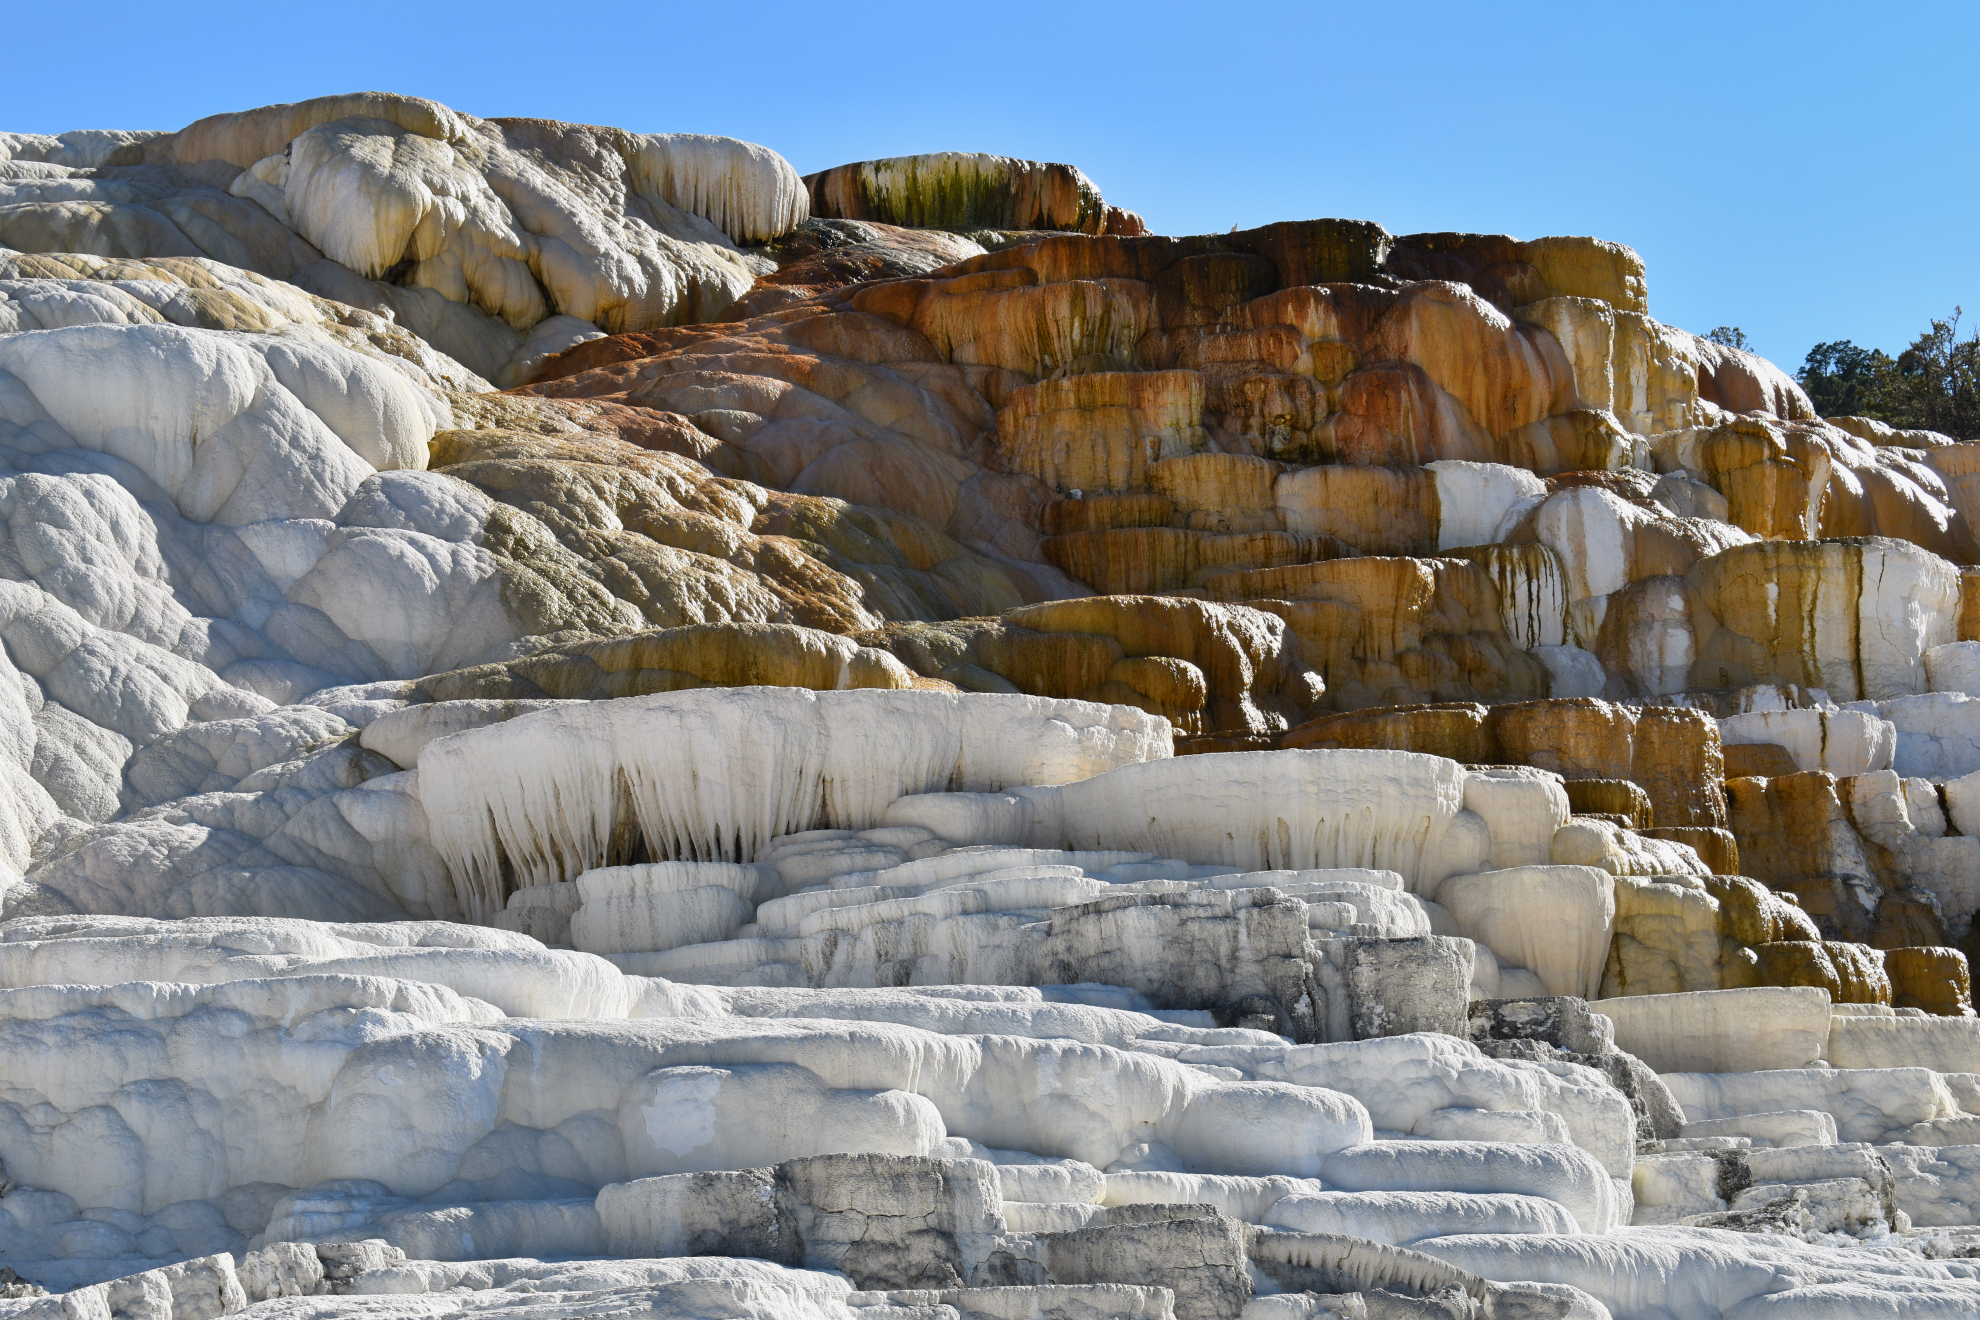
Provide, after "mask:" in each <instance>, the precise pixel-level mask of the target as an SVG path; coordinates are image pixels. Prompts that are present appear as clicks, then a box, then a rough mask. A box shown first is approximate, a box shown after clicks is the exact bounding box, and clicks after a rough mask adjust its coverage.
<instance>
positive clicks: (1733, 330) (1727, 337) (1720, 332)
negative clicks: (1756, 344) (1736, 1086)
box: [1705, 325, 1752, 352]
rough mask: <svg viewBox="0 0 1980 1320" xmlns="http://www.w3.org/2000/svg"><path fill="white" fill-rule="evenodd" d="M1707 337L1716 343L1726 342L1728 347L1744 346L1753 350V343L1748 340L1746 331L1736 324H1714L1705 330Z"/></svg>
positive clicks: (1748, 349)
mask: <svg viewBox="0 0 1980 1320" xmlns="http://www.w3.org/2000/svg"><path fill="white" fill-rule="evenodd" d="M1705 337H1706V338H1707V339H1709V340H1711V341H1712V342H1713V343H1715V344H1724V345H1725V346H1726V347H1727V348H1744V349H1746V350H1747V351H1749V352H1751V351H1752V345H1751V344H1749V343H1747V341H1746V331H1744V330H1742V329H1740V328H1739V327H1738V326H1736V325H1718V326H1713V327H1712V328H1711V329H1710V330H1707V331H1706V332H1705Z"/></svg>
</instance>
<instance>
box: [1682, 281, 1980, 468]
mask: <svg viewBox="0 0 1980 1320" xmlns="http://www.w3.org/2000/svg"><path fill="white" fill-rule="evenodd" d="M1961 315H1962V311H1961V309H1960V308H1957V307H1955V308H1953V314H1952V315H1951V316H1950V317H1948V318H1946V319H1944V320H1940V319H1937V318H1934V319H1933V321H1932V328H1931V329H1929V330H1927V331H1926V332H1925V333H1924V334H1922V335H1920V336H1918V338H1916V339H1914V340H1912V341H1911V346H1910V347H1909V348H1907V349H1905V350H1904V351H1903V352H1901V353H1899V354H1898V355H1897V356H1896V357H1892V356H1891V355H1890V354H1888V353H1886V352H1884V350H1882V349H1881V348H1862V347H1859V346H1858V345H1856V344H1854V343H1851V342H1850V341H1849V340H1847V339H1838V340H1835V341H1833V342H1831V343H1825V344H1817V345H1815V347H1813V348H1811V349H1809V350H1808V358H1807V360H1806V361H1804V362H1803V363H1802V364H1801V370H1800V371H1797V372H1796V373H1795V374H1794V378H1795V379H1796V380H1798V381H1800V382H1801V388H1802V389H1804V390H1806V391H1808V397H1809V399H1810V400H1811V401H1812V402H1813V403H1814V404H1815V411H1816V412H1817V413H1819V414H1820V415H1821V416H1823V417H1874V418H1876V419H1877V420H1878V421H1880V422H1887V423H1889V424H1890V425H1892V426H1895V427H1900V428H1903V429H1912V428H1922V429H1924V430H1927V431H1940V432H1943V433H1944V434H1946V435H1949V436H1951V437H1952V438H1953V439H1955V440H1960V441H1971V440H1980V332H1976V333H1973V334H1969V335H1967V337H1966V338H1964V339H1962V338H1960V334H1959V322H1960V317H1961ZM1724 328H1725V327H1721V329H1724ZM1734 333H1737V330H1736V329H1735V331H1734ZM1713 337H1714V338H1716V337H1717V332H1714V336H1713ZM1721 342H1725V341H1721Z"/></svg>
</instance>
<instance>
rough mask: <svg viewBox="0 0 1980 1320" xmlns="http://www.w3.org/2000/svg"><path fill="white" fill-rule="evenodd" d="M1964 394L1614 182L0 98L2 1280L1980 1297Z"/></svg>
mask: <svg viewBox="0 0 1980 1320" xmlns="http://www.w3.org/2000/svg"><path fill="white" fill-rule="evenodd" d="M1976 452H1980V449H1976V447H1975V446H1973V445H1969V444H1959V443H1955V442H1953V441H1952V440H1951V439H1950V438H1949V437H1946V436H1941V435H1937V434H1934V433H1931V432H1924V431H1898V430H1894V429H1892V428H1891V427H1889V426H1886V425H1884V424H1882V423H1881V422H1877V421H1875V420H1873V419H1868V418H1854V417H1838V418H1822V417H1818V416H1817V415H1816V412H1815V409H1814V408H1813V407H1812V406H1811V404H1810V401H1809V399H1808V397H1807V396H1806V395H1805V394H1803V392H1802V391H1801V390H1800V388H1799V387H1798V386H1797V385H1796V384H1795V382H1794V381H1793V380H1792V379H1790V378H1789V377H1788V376H1787V375H1786V374H1785V373H1784V372H1782V371H1781V370H1779V369H1778V368H1777V367H1775V366H1773V365H1772V364H1770V363H1768V362H1765V361H1764V360H1762V359H1760V358H1758V357H1755V356H1754V355H1752V354H1750V353H1746V352H1744V351H1742V350H1739V349H1734V348H1729V347H1726V346H1724V345H1720V344H1717V343H1714V342H1712V341H1710V340H1706V339H1701V338H1699V337H1697V336H1695V335H1692V334H1689V333H1687V332H1685V331H1683V330H1679V329H1677V328H1675V327H1671V326H1666V325H1663V324H1661V323H1659V322H1657V321H1656V320H1654V319H1652V317H1651V315H1650V299H1649V286H1648V280H1647V276H1646V272H1645V271H1644V268H1643V265H1642V263H1641V261H1640V260H1639V259H1638V258H1637V256H1636V254H1635V253H1634V252H1633V251H1631V250H1630V249H1629V248H1627V247H1625V246H1623V245H1621V244H1617V243H1613V242H1606V241H1603V240H1598V239H1593V238H1581V237H1541V238H1532V239H1527V240H1516V239H1513V238H1510V237H1504V236H1493V235H1475V234H1415V235H1392V234H1389V233H1388V232H1387V231H1386V230H1384V229H1383V228H1382V227H1381V226H1380V225H1377V224H1374V223H1371V222H1367V221H1349V220H1307V221H1291V222H1284V223H1279V224H1272V225H1267V226H1264V227H1261V228H1258V229H1252V230H1241V231H1233V232H1231V233H1228V234H1218V235H1201V236H1193V237H1158V236H1153V235H1150V234H1149V233H1148V232H1147V227H1146V225H1145V224H1144V223H1143V222H1142V220H1141V218H1140V217H1139V216H1137V215H1135V214H1134V213H1133V212H1131V211H1126V210H1124V209H1123V208H1121V207H1120V206H1118V205H1110V204H1109V203H1107V202H1106V201H1104V200H1103V198H1102V195H1101V190H1100V189H1099V187H1098V186H1097V185H1096V184H1095V182H1094V181H1093V180H1092V179H1091V178H1089V177H1088V176H1087V175H1086V174H1084V173H1083V172H1082V171H1080V170H1079V169H1077V168H1076V167H1074V166H1072V165H1069V164H1064V163H1056V162H1044V161H1032V160H1024V159H1019V158H1014V157H1006V156H994V155H988V154H973V153H956V152H938V153H930V154H924V155H919V156H904V157H893V158H887V159H882V160H873V161H863V162H853V163H848V164H843V165H840V166H837V167H834V168H830V169H825V170H821V171H819V172H816V173H813V174H810V175H808V176H800V175H799V174H798V172H797V171H796V170H795V169H794V168H792V167H791V165H790V164H788V163H787V162H786V161H784V160H783V158H782V157H780V156H778V155H777V154H776V153H775V152H774V151H772V150H770V149H769V148H766V147H763V146H759V145H757V144H753V143H746V142H741V141H737V140H734V139H729V138H719V137H708V136H703V135H698V134H683V133H634V132H628V131H623V130H620V129H615V128H605V127H596V126H585V125H575V124H567V123H561V122H557V121H553V120H540V119H500V120H488V119H479V118H476V117H475V116H473V115H469V114H465V113H462V112H460V111H456V110H453V109H450V108H448V107H446V106H442V105H440V104H438V103H436V102H433V101H429V100H424V99H421V98H417V97H411V96H402V95H396V94H389V93H377V92H372V93H359V94H354V95H348V96H330V97H320V98H316V99H313V100H309V101H303V102H298V103H295V104H291V105H278V106H268V107H262V108H259V109H252V110H245V111H241V112H238V113H229V114H221V115H216V116H212V117H210V118H208V119H204V120H201V121H200V122H198V123H195V124H192V125H190V126H187V127H185V128H183V129H180V130H179V131H177V132H163V133H154V132H136V131H130V132H124V131H118V132H94V131H92V132H78V133H68V134H63V135H60V136H59V137H53V136H40V135H31V134H11V133H7V134H0V1264H4V1265H5V1267H6V1268H7V1269H8V1270H11V1271H13V1272H14V1273H13V1274H0V1313H5V1314H8V1315H11V1314H14V1313H16V1312H18V1313H20V1314H22V1315H33V1316H35V1317H42V1316H44V1315H46V1316H49V1317H53V1316H54V1315H56V1313H57V1312H58V1311H59V1313H60V1314H61V1315H62V1316H63V1317H67V1318H68V1320H215V1317H219V1316H223V1315H230V1314H234V1313H237V1312H240V1311H243V1310H251V1311H255V1312H256V1313H257V1314H258V1315H263V1316H269V1317H274V1316H276V1315H278V1314H285V1313H287V1312H289V1311H293V1310H294V1309H295V1308H296V1307H298V1306H302V1307H306V1308H308V1309H310V1311H311V1312H312V1314H319V1313H320V1314H321V1315H323V1316H325V1317H344V1316H347V1315H348V1316H351V1317H357V1316H360V1315H364V1314H369V1313H371V1312H373V1311H376V1310H377V1309H378V1308H379V1307H380V1306H397V1307H402V1308H403V1307H405V1306H408V1305H410V1306H413V1307H414V1309H419V1310H421V1311H422V1314H424V1313H426V1312H429V1311H430V1312H432V1313H434V1314H436V1315H437V1314H442V1313H444V1314H446V1315H450V1316H451V1315H454V1314H456V1313H460V1314H465V1313H466V1312H468V1311H471V1310H472V1311H477V1312H510V1311H513V1312H515V1313H516V1314H518V1315H520V1314H521V1313H522V1312H523V1311H524V1310H526V1309H528V1310H540V1309H541V1308H542V1307H543V1306H545V1305H552V1306H556V1307H559V1308H576V1309H579V1310H585V1311H594V1310H598V1309H600V1308H603V1309H607V1310H616V1309H624V1308H626V1307H634V1308H644V1309H645V1310H648V1311H651V1312H652V1313H654V1314H656V1315H658V1314H665V1315H680V1316H693V1317H708V1318H709V1320H717V1318H722V1320H739V1318H742V1317H750V1318H754V1317H765V1318H766V1320H768V1317H785V1316H791V1315H804V1316H813V1317H820V1318H821V1320H823V1318H826V1317H830V1318H831V1320H860V1318H861V1317H865V1318H866V1320H882V1317H884V1318H885V1320H895V1318H896V1317H899V1318H900V1320H907V1318H908V1317H912V1318H913V1320H954V1318H955V1317H959V1316H961V1317H985V1318H986V1320H987V1318H994V1320H1022V1318H1023V1317H1036V1318H1037V1320H1060V1318H1061V1317H1063V1318H1064V1320H1074V1318H1075V1317H1077V1318H1078V1320H1095V1318H1097V1317H1116V1316H1118V1317H1123V1318H1126V1317H1134V1318H1136V1320H1175V1318H1180V1320H1198V1318H1199V1317H1201V1318H1203V1320H1213V1318H1214V1320H1277V1318H1279V1317H1292V1316H1309V1315H1362V1314H1367V1315H1371V1316H1372V1315H1375V1314H1378V1313H1379V1314H1382V1315H1389V1314H1403V1313H1408V1314H1418V1313H1425V1314H1427V1313H1430V1312H1432V1311H1434V1312H1436V1313H1438V1314H1453V1315H1459V1314H1461V1315H1477V1316H1514V1315H1517V1316H1536V1317H1537V1316H1548V1317H1562V1318H1563V1320H1566V1318H1567V1317H1574V1318H1575V1320H1599V1317H1602V1316H1605V1315H1606V1316H1613V1317H1617V1318H1618V1320H1672V1317H1679V1318H1680V1320H1690V1318H1691V1317H1704V1318H1707V1320H1718V1318H1721V1317H1725V1318H1731V1317H1752V1316H1759V1315H1793V1316H1822V1315H1838V1316H1857V1315H1866V1314H1879V1315H1883V1314H1891V1315H1917V1316H1939V1315H1966V1314H1973V1313H1975V1312H1980V1283H1977V1282H1976V1281H1975V1275H1974V1270H1973V1268H1972V1266H1971V1265H1970V1263H1969V1261H1968V1259H1967V1258H1968V1257H1969V1256H1970V1255H1972V1254H1973V1252H1974V1250H1975V1248H1974V1247H1973V1245H1972V1244H1973V1242H1974V1241H1975V1234H1976V1232H1980V1228H1977V1227H1976V1224H1975V1214H1974V1210H1973V1207H1974V1206H1976V1205H1980V1086H1976V1084H1975V1079H1976V1077H1980V1018H1976V1017H1975V1016H1974V1011H1973V1007H1972V997H1971V991H1972V987H1971V981H1970V973H1969V969H1968V964H1967V958H1966V951H1967V950H1968V949H1980V930H1976V928H1975V927H1974V923H1973V918H1974V915H1975V913H1976V910H1980V611H1976V609H1975V606H1974V601H1975V600H1980V592H1976V590H1975V589H1974V586H1973V584H1974V582H1975V580H1976V579H1975V574H1976V573H1980V545H1976V542H1975V539H1974V527H1973V522H1972V519H1973V518H1975V517H1980V504H1976V503H1975V498H1976V493H1975V488H1974V485H1973V477H1974V472H1975V470H1976V469H1980V462H1977V461H1976V458H1975V454H1976ZM17 1276H18V1277H17ZM37 1287H40V1288H46V1289H48V1290H50V1291H51V1292H53V1293H60V1294H62V1295H61V1296H59V1297H47V1298H41V1297H39V1296H35V1295H31V1294H34V1292H35V1290H36V1288H37ZM405 1294H419V1295H420V1297H419V1299H418V1300H417V1302H413V1301H411V1300H410V1299H406V1298H405V1297H404V1296H403V1295H405ZM545 1294H551V1295H552V1296H549V1297H546V1296H545ZM387 1296H392V1297H398V1298H400V1300H399V1301H394V1302H383V1301H379V1300H376V1299H378V1298H383V1297H387ZM303 1298H307V1299H308V1300H307V1301H301V1300H297V1299H303Z"/></svg>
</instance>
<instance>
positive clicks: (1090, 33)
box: [0, 0, 1980, 370]
mask: <svg viewBox="0 0 1980 1320" xmlns="http://www.w3.org/2000/svg"><path fill="white" fill-rule="evenodd" d="M80 13H81V11H77V10H73V9H71V8H69V7H68V6H67V5H65V4H59V3H45V2H39V0H22V3H20V4H18V5H17V6H15V7H14V8H13V10H12V13H11V14H10V17H9V20H8V32H9V37H8V45H9V47H10V48H11V49H12V51H13V56H14V57H13V58H12V59H10V60H8V62H7V64H8V68H7V75H6V77H5V78H4V79H0V128H4V129H12V130H16V131H33V132H60V131H62V130H64V129H70V128H176V127H179V126H181V125H183V124H185V123H187V122H190V121H191V120H193V119H196V118H198V117H200V116H202V115H207V114H212V113H214V112H216V111H222V110H238V109H245V108H248V107H251V106H256V105H263V104H267V103H269V102H274V101H293V100H300V99H302V98H304V97H309V96H316V95H321V94H325V93H330V92H341V91H355V90H361V89H367V88H383V89H388V90H393V91H402V92H408V93H413V94H417V95H423V96H429V97H433V98H435V99H437V100H440V101H443V102H445V103H447V104H448V105H451V106H453V107H455V108H456V109H459V110H464V111H467V112H469V113H472V114H477V115H482V116H489V117H493V116H498V115H531V116H539V117H543V118H552V119H569V120H580V121H585V122H591V123H601V124H614V125H618V126H621V127H624V128H630V129H636V130H639V131H644V132H658V131H691V132H705V133H724V134H729V135H732V136H735V137H742V138H748V139H750V140H752V141H756V142H761V143H764V144H766V145H768V146H771V147H773V148H775V149H776V150H778V151H780V152H782V153H783V154H784V155H785V156H786V157H788V158H789V159H790V161H791V162H792V163H793V164H794V165H796V166H797V168H798V169H799V171H801V172H807V173H808V172H810V171H812V170H817V169H822V168H824V167H826V166H829V165H837V164H841V163H844V162H846V161H853V160H863V159H868V158H871V157H875V156H889V155H902V154H906V153H910V152H919V151H940V150H970V151H990V152H997V153H1000V154H1004V155H1012V156H1025V157H1031V158H1034V159H1044V160H1059V161H1069V162H1071V163H1073V164H1076V165H1078V166H1080V167H1081V168H1082V169H1084V170H1085V171H1086V172H1087V174H1088V175H1089V176H1091V177H1092V178H1093V180H1094V181H1095V182H1096V183H1097V184H1099V186H1100V188H1101V191H1102V192H1103V193H1104V194H1105V196H1106V198H1107V200H1108V201H1110V202H1114V203H1116V204H1118V205H1123V206H1127V207H1129V208H1131V209H1133V210H1137V211H1139V212H1141V213H1142V215H1144V216H1145V217H1146V218H1147V220H1148V222H1149V224H1150V225H1151V226H1152V227H1153V228H1154V229H1155V230H1156V231H1157V232H1161V233H1172V234H1186V233H1200V232H1204V231H1206V230H1224V229H1228V228H1230V227H1231V226H1233V225H1241V226H1249V225H1255V224H1261V223H1264V222H1267V221H1271V220H1282V219H1294V218H1301V217H1307V216H1353V217H1360V218H1366V219H1372V220H1378V221H1380V222H1381V223H1382V224H1384V225H1386V226H1387V227H1388V228H1389V229H1390V230H1391V231H1392V232H1395V233H1411V232H1416V231H1421V230H1473V231H1483V232H1491V233H1511V234H1514V235H1516V236H1519V237H1522V238H1526V237H1533V236H1535V235H1540V234H1550V233H1566V234H1596V235H1600V236H1602V237H1604V238H1612V239H1617V240H1620V241H1622V242H1625V243H1628V244H1630V245H1631V246H1633V247H1635V248H1636V249H1637V251H1638V252H1640V253H1642V254H1643V257H1644V259H1645V261H1646V262H1647V263H1648V266H1649V274H1650V310H1651V313H1652V314H1653V315H1654V316H1656V317H1658V318H1659V319H1660V320H1664V321H1668V322H1670V323H1672V324H1676V325H1680V326H1683V327H1685V328H1687V329H1691V330H1697V331H1700V332H1703V331H1705V330H1708V329H1710V328H1711V327H1713V326H1716V325H1721V324H1729V325H1738V326H1741V327H1743V328H1744V329H1745V330H1746V332H1747V334H1748V335H1749V336H1750V337H1751V338H1752V339H1753V341H1754V344H1755V347H1757V348H1758V349H1759V350H1760V351H1761V352H1762V353H1764V354H1766V355H1767V356H1768V357H1771V358H1773V359H1774V360H1775V361H1777V362H1779V363H1781V364H1782V365H1783V366H1786V367H1788V368H1789V369H1790V370H1792V369H1793V368H1795V367H1796V366H1798V365H1799V364H1800V362H1801V359H1802V356H1803V354H1804V353H1806V351H1807V349H1808V348H1809V346H1810V345H1811V344H1813V343H1815V342H1816V341H1818V340H1826V339H1853V340H1855V341H1856V342H1858V343H1860V344H1864V345H1870V346H1876V347H1882V348H1885V349H1888V350H1892V351H1895V350H1897V349H1899V348H1901V347H1903V346H1904V345H1905V344H1906V343H1908V342H1909V341H1910V340H1911V338H1912V337H1913V336H1914V335H1916V334H1917V333H1918V332H1919V331H1920V330H1922V329H1923V328H1924V327H1925V324H1926V322H1927V320H1928V318H1930V317H1931V316H1933V315H1935V314H1936V315H1945V314H1947V313H1949V312H1950V311H1951V310H1952V308H1953V306H1954V304H1964V305H1965V306H1966V307H1968V308H1969V309H1970V314H1969V316H1968V323H1969V324H1972V323H1976V322H1980V242H1976V239H1980V234H1977V233H1976V216H1980V208H1977V207H1976V203H1980V170H1976V165H1980V147H1976V140H1980V134H1976V131H1975V113H1974V111H1975V104H1974V102H1975V97H1974V88H1975V86H1976V74H1980V5H1976V4H1974V3H1972V2H1971V0H1965V2H1964V3H1960V2H1958V0H1952V2H1947V3H1916V4H1892V5H1875V4H1858V5H1842V4H1833V3H1802V4H1796V5H1789V4H1774V5H1757V4H1742V3H1737V2H1736V0H1726V2H1723V3H1716V4H1713V3H1706V4H1696V3H1688V2H1684V0H1672V2H1667V3H1663V4H1654V5H1645V4H1598V3H1581V4H1567V3H1557V4H1540V3H1531V4H1520V3H1500V4H1491V5H1486V4H1478V3H1475V2H1474V3H1461V4H1423V3H1403V2H1399V0H1375V2H1373V3H1362V4H1355V5H1342V4H1334V3H1305V4H1280V5H1265V4H1248V3H1224V4H1219V5H1173V4H1162V3H1143V4H1132V5H1128V4H1106V3H1090V2H1089V3H1048V4H1036V3H1029V2H1027V0H1015V2H1012V3H1003V4H995V5H990V4H975V5H957V4H944V3H939V2H935V3H929V2H927V0H924V2H923V3H918V4H911V5H910V4H897V3H891V2H883V3H867V4H861V5H854V4H830V3H817V2H816V0H813V2H810V3H801V4H800V3H783V2H782V0H765V2H764V3H754V4H737V3H728V4H721V3H716V4H707V3H703V4H697V5H692V6H687V5H671V4H665V3H659V4H638V5H596V4H562V5H560V4H544V3H540V2H539V3H533V4H530V5H526V6H525V5H512V4H504V3H489V4H481V5H475V6H460V5H448V4H440V3H424V4H412V3H406V2H405V0H399V2H397V3H385V4H381V3H375V2H374V0H354V2H351V3H339V4H320V3H317V4H307V3H306V4H283V3H274V4H270V3H257V4H205V5H187V4H176V3H149V4H144V5H134V4H123V3H118V2H117V0H100V2H99V3H97V4H93V5H91V6H89V8H88V11H87V16H86V20H85V19H82V18H79V14H80Z"/></svg>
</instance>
